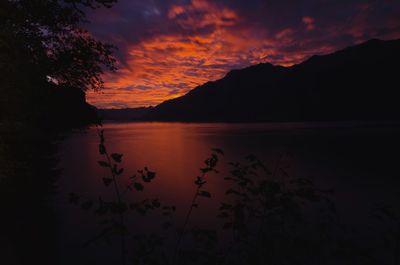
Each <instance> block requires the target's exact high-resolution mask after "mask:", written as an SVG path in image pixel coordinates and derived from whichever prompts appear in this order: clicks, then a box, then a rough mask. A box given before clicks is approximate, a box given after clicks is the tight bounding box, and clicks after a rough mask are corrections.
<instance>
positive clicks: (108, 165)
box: [98, 161, 110, 167]
mask: <svg viewBox="0 0 400 265" xmlns="http://www.w3.org/2000/svg"><path fill="white" fill-rule="evenodd" d="M98 163H99V165H100V166H101V167H110V164H109V163H107V162H106V161H98Z"/></svg>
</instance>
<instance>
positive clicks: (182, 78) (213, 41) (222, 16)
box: [87, 0, 400, 108]
mask: <svg viewBox="0 0 400 265" xmlns="http://www.w3.org/2000/svg"><path fill="white" fill-rule="evenodd" d="M124 1H125V0H121V1H120V2H121V3H120V5H119V6H117V7H116V9H111V10H112V12H110V15H108V16H107V14H105V13H102V14H101V15H98V16H97V17H96V16H94V21H95V22H96V21H97V23H98V24H100V25H103V27H104V28H106V27H109V26H107V25H108V24H110V25H114V27H112V28H107V29H102V28H101V27H100V28H95V29H94V30H93V32H95V33H97V35H99V36H103V39H106V40H110V41H111V42H113V43H116V44H117V45H118V46H120V48H121V49H120V51H119V54H118V58H119V60H120V70H119V71H117V72H116V73H112V74H106V75H105V76H104V79H105V81H106V89H104V90H103V91H102V92H100V93H94V92H89V93H88V95H87V98H88V101H89V102H90V103H91V104H94V105H95V106H97V107H101V108H121V107H139V106H149V105H156V104H158V103H160V102H162V101H164V100H167V99H171V98H174V97H178V96H181V95H183V94H185V93H187V92H188V91H189V90H190V89H193V88H194V87H196V86H198V85H201V84H203V83H205V82H207V81H209V80H216V79H219V78H221V77H223V76H224V75H225V74H226V73H227V72H228V71H229V70H231V69H235V68H243V67H246V66H249V65H252V64H256V63H260V62H271V63H274V64H280V65H285V66H288V65H293V64H296V63H299V62H301V61H302V60H304V59H306V58H307V57H309V56H311V55H314V54H321V53H328V52H332V51H334V50H336V49H338V48H342V47H344V46H348V45H350V44H353V43H354V42H359V41H361V40H363V39H366V38H368V37H371V36H373V37H375V36H399V37H400V34H395V33H393V32H395V31H394V30H391V31H390V30H386V31H384V33H380V31H379V29H376V30H375V31H373V30H371V29H369V32H374V33H373V34H369V35H368V34H366V33H365V32H367V30H366V29H368V28H369V26H368V25H369V24H368V23H369V20H370V17H371V16H372V15H373V14H372V15H371V12H375V11H374V9H373V8H372V7H373V6H372V5H371V4H370V5H366V4H364V5H361V6H359V5H354V10H355V11H354V12H355V15H353V14H352V16H351V17H352V19H353V21H352V23H351V26H348V25H346V24H344V22H343V21H346V20H343V19H340V20H339V19H337V22H336V24H333V23H332V22H331V21H330V20H329V17H328V16H322V15H321V16H319V17H318V16H317V17H316V14H312V13H311V14H307V15H305V14H297V13H293V12H295V10H298V9H294V8H293V9H292V10H291V9H282V10H280V12H281V13H282V14H285V12H288V11H287V10H289V11H290V12H292V13H288V14H287V17H288V18H289V17H297V20H296V21H293V22H290V23H289V22H285V21H284V20H282V21H281V22H280V23H279V24H276V23H277V21H280V20H278V19H280V17H279V15H278V14H274V12H273V10H274V9H277V8H280V6H279V5H277V6H274V4H272V3H269V4H268V5H267V4H265V5H264V4H260V5H258V6H255V7H254V8H253V9H249V7H248V6H244V5H243V3H242V2H239V1H236V0H232V1H223V0H222V1H210V0H191V1H179V3H180V4H179V3H176V2H177V1H172V0H164V1H162V2H158V1H157V0H154V1H149V2H146V3H144V2H141V1H135V0H129V1H128V0H126V1H125V2H124ZM254 1H255V2H256V0H254ZM234 3H236V5H234ZM238 3H240V4H238ZM347 3H348V2H347ZM128 7H129V8H130V9H131V10H139V11H138V13H137V14H136V16H135V17H134V18H132V17H133V15H132V14H130V13H129V12H128V11H129V10H130V9H129V8H128ZM239 7H242V8H239ZM244 7H246V8H244ZM118 8H119V9H118ZM319 8H320V9H321V10H322V8H324V7H322V6H321V7H319ZM398 9H399V10H400V5H399V8H398ZM346 10H348V9H346ZM278 11H279V10H278V9H277V11H275V12H277V13H279V12H278ZM253 14H254V16H253ZM394 14H395V12H394V11H393V15H390V16H388V19H387V23H386V24H385V26H386V27H387V28H389V29H396V28H398V27H399V26H400V23H399V22H398V20H397V19H396V18H394ZM375 16H380V15H379V14H376V15H375ZM349 17H350V13H349ZM372 17H373V16H372ZM135 19H136V20H138V21H136V20H135ZM107 20H108V21H107ZM331 20H332V19H331ZM106 22H109V23H106ZM317 22H318V27H317ZM139 24H140V25H142V26H141V27H139V26H135V25H139ZM375 24H376V23H375ZM132 27H133V28H132ZM102 30H103V31H102ZM116 30H117V33H118V30H120V31H121V32H119V33H118V34H117V33H116V32H115V31H116ZM131 32H132V33H131ZM132 34H133V36H134V37H133V38H132V37H130V36H131V35H132ZM95 35H96V34H95ZM348 39H350V40H352V41H348ZM346 40H347V41H346Z"/></svg>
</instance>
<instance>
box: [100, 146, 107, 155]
mask: <svg viewBox="0 0 400 265" xmlns="http://www.w3.org/2000/svg"><path fill="white" fill-rule="evenodd" d="M99 153H100V154H101V155H104V154H105V153H106V147H105V146H104V144H99Z"/></svg>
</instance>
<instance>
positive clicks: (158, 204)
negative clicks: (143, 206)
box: [151, 199, 161, 208]
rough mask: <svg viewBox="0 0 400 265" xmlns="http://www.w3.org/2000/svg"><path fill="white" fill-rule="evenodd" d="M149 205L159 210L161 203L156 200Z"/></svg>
mask: <svg viewBox="0 0 400 265" xmlns="http://www.w3.org/2000/svg"><path fill="white" fill-rule="evenodd" d="M151 203H152V205H153V206H154V207H155V208H159V207H160V206H161V203H160V201H159V200H158V199H155V200H153V201H152V202H151Z"/></svg>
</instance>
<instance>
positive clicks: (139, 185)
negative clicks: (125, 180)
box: [133, 182, 144, 191]
mask: <svg viewBox="0 0 400 265" xmlns="http://www.w3.org/2000/svg"><path fill="white" fill-rule="evenodd" d="M133 187H134V188H135V189H136V190H137V191H142V190H143V189H144V186H143V184H142V183H139V182H135V183H134V184H133Z"/></svg>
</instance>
